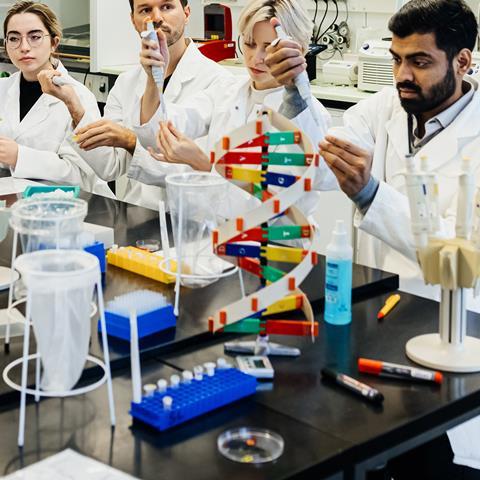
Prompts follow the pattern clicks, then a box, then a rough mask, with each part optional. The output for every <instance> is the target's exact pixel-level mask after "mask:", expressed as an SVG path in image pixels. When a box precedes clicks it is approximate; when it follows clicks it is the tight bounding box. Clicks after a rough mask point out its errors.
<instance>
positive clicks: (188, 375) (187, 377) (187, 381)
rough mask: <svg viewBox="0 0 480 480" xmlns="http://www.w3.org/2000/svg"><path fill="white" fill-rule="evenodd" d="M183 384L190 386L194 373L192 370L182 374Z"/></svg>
mask: <svg viewBox="0 0 480 480" xmlns="http://www.w3.org/2000/svg"><path fill="white" fill-rule="evenodd" d="M182 377H183V383H185V384H187V385H188V384H190V383H192V380H193V373H192V372H191V371H190V370H184V371H183V373H182Z"/></svg>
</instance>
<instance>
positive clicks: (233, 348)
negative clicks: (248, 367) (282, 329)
mask: <svg viewBox="0 0 480 480" xmlns="http://www.w3.org/2000/svg"><path fill="white" fill-rule="evenodd" d="M223 346H224V348H225V351H226V352H231V353H244V354H249V355H274V356H282V357H298V356H299V355H300V354H301V351H300V350H299V349H298V348H294V347H287V346H286V345H280V344H279V343H270V342H269V341H268V336H266V337H261V336H259V337H257V339H256V340H254V341H253V340H251V341H245V342H241V341H236V342H226V343H224V344H223Z"/></svg>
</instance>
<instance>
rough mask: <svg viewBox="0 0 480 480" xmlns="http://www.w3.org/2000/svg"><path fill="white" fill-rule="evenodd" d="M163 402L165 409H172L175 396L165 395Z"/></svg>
mask: <svg viewBox="0 0 480 480" xmlns="http://www.w3.org/2000/svg"><path fill="white" fill-rule="evenodd" d="M162 403H163V409H164V410H171V409H172V404H173V398H172V397H169V396H168V395H165V396H164V397H163V398H162Z"/></svg>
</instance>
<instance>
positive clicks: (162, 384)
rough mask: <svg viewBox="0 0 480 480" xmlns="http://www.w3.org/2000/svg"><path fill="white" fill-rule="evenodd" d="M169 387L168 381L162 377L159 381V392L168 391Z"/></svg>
mask: <svg viewBox="0 0 480 480" xmlns="http://www.w3.org/2000/svg"><path fill="white" fill-rule="evenodd" d="M167 388H168V382H167V381H166V380H165V379H164V378H161V379H160V380H159V381H158V382H157V390H158V392H159V393H165V392H166V391H167Z"/></svg>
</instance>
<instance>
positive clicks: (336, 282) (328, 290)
mask: <svg viewBox="0 0 480 480" xmlns="http://www.w3.org/2000/svg"><path fill="white" fill-rule="evenodd" d="M326 256H327V259H326V268H325V315H324V318H325V321H326V322H328V323H331V324H332V325H346V324H348V323H350V322H351V321H352V258H353V249H352V246H351V245H350V244H349V242H348V236H347V231H346V228H345V224H344V223H343V220H337V222H336V225H335V229H334V230H333V234H332V239H331V241H330V243H329V244H328V246H327V255H326Z"/></svg>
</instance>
